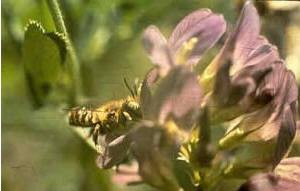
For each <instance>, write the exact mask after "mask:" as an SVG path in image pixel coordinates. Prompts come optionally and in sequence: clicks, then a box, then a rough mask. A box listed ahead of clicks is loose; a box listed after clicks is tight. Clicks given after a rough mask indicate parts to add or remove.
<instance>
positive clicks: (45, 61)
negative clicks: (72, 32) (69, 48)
mask: <svg viewBox="0 0 300 191" xmlns="http://www.w3.org/2000/svg"><path fill="white" fill-rule="evenodd" d="M65 57H66V44H65V39H64V38H63V35H61V34H59V33H46V32H45V30H44V28H43V27H42V25H41V24H39V23H37V22H36V21H30V22H29V24H28V25H27V27H26V29H25V38H24V44H23V64H24V69H25V76H26V79H27V83H28V86H29V90H30V93H31V95H32V98H33V102H34V105H35V106H37V107H39V106H41V105H43V104H44V103H45V102H46V100H47V96H49V94H50V93H51V92H52V90H53V88H54V86H55V84H57V82H58V81H59V79H60V77H61V75H62V72H63V66H62V64H63V63H64V62H65Z"/></svg>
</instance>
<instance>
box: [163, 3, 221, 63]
mask: <svg viewBox="0 0 300 191" xmlns="http://www.w3.org/2000/svg"><path fill="white" fill-rule="evenodd" d="M225 29H226V23H225V21H224V18H223V16H221V15H217V14H213V13H212V12H211V11H210V10H209V9H201V10H198V11H195V12H193V13H191V14H189V15H187V16H186V17H184V18H183V19H182V20H181V21H180V22H179V24H178V25H177V26H176V28H175V29H174V31H173V33H172V34H171V36H170V38H169V41H168V44H169V47H170V49H171V51H172V52H173V54H176V53H178V51H179V50H180V49H181V48H182V46H183V44H184V43H185V42H187V41H188V40H190V39H191V38H193V37H195V38H197V43H196V46H195V47H194V49H193V51H192V53H191V54H190V55H189V58H188V64H196V63H197V62H198V61H199V60H200V58H201V56H202V54H203V53H204V52H205V51H206V50H208V49H209V48H211V47H212V46H213V45H214V44H215V43H216V42H217V40H218V39H219V38H220V37H221V36H222V34H223V33H224V32H225Z"/></svg>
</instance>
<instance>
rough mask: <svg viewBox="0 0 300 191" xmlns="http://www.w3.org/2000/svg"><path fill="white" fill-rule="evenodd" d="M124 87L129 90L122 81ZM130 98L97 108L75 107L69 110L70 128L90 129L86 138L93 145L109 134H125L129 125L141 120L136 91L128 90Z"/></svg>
mask: <svg viewBox="0 0 300 191" xmlns="http://www.w3.org/2000/svg"><path fill="white" fill-rule="evenodd" d="M124 82H125V85H126V87H127V88H129V86H128V83H127V82H126V80H125V79H124ZM129 90H130V92H131V93H132V96H129V97H127V98H125V99H120V100H113V101H109V102H107V103H105V104H103V105H101V106H99V107H95V108H93V107H87V106H82V107H75V108H72V109H71V110H69V113H68V121H69V124H70V125H71V126H77V127H83V128H85V127H86V128H90V133H89V135H88V137H92V139H93V142H94V143H95V145H97V144H98V137H99V136H101V135H106V134H110V133H112V132H113V133H117V134H121V133H122V132H127V131H128V128H130V125H129V124H130V123H132V122H134V121H137V120H139V119H141V118H142V112H141V109H140V105H139V103H138V98H137V91H136V90H135V91H133V90H132V89H131V88H129Z"/></svg>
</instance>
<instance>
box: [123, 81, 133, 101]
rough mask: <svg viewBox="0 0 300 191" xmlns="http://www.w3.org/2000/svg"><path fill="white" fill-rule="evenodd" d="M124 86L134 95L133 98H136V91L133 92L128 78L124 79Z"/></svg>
mask: <svg viewBox="0 0 300 191" xmlns="http://www.w3.org/2000/svg"><path fill="white" fill-rule="evenodd" d="M123 81H124V84H125V86H126V88H127V89H128V90H129V92H130V94H131V95H132V97H135V94H134V91H133V90H132V88H131V87H130V86H129V84H128V82H127V80H126V78H123Z"/></svg>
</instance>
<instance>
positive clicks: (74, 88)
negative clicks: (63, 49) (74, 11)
mask: <svg viewBox="0 0 300 191" xmlns="http://www.w3.org/2000/svg"><path fill="white" fill-rule="evenodd" d="M47 5H48V8H49V10H50V13H51V16H52V19H53V21H54V24H55V27H56V30H57V32H59V33H62V34H63V35H64V36H65V37H66V46H67V50H68V53H69V55H70V59H71V62H67V66H68V71H69V74H70V78H71V88H70V97H69V102H70V104H71V105H72V104H75V103H76V102H77V97H78V95H79V94H80V93H81V80H80V70H79V62H78V59H77V55H76V52H75V49H74V47H73V45H72V42H71V39H70V36H69V34H68V31H67V28H66V25H65V23H64V20H63V16H62V12H61V10H60V8H59V4H58V2H57V0H47Z"/></svg>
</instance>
